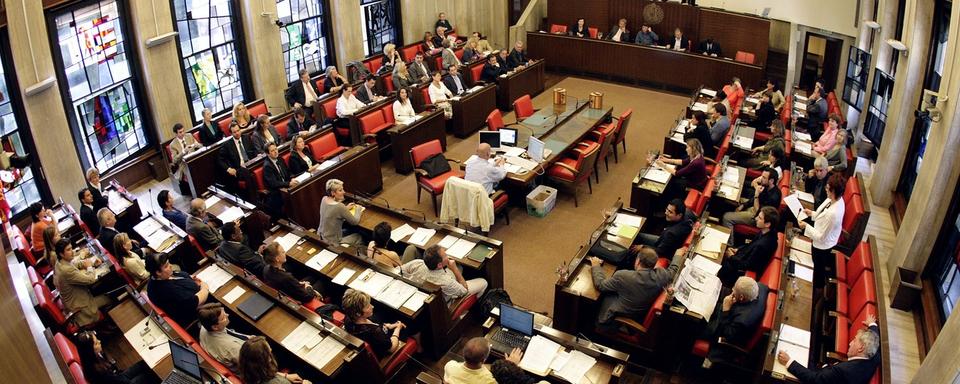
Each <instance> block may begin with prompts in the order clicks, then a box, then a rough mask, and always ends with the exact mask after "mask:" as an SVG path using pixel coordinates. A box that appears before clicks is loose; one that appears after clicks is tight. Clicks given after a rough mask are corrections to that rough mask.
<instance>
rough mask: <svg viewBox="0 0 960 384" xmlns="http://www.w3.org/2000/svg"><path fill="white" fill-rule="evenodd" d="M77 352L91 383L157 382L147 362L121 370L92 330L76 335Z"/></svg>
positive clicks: (141, 383) (127, 383)
mask: <svg viewBox="0 0 960 384" xmlns="http://www.w3.org/2000/svg"><path fill="white" fill-rule="evenodd" d="M76 345H77V354H78V355H79V356H78V357H79V359H80V364H81V365H82V367H83V377H84V378H85V379H87V381H88V382H91V383H104V384H146V383H157V382H159V381H160V380H157V378H156V376H155V374H154V373H153V371H152V370H151V369H150V366H149V365H147V363H146V362H144V361H143V360H140V361H139V362H137V363H136V364H134V365H131V366H130V367H129V368H127V369H125V370H120V367H118V366H117V362H116V361H115V360H114V359H112V358H110V356H107V354H106V353H105V352H104V351H103V344H101V343H100V339H99V338H97V334H96V333H94V332H91V331H84V332H80V334H78V335H77V337H76Z"/></svg>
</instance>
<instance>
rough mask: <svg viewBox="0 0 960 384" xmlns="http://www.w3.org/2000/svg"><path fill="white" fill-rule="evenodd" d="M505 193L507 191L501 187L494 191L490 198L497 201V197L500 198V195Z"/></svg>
mask: <svg viewBox="0 0 960 384" xmlns="http://www.w3.org/2000/svg"><path fill="white" fill-rule="evenodd" d="M504 193H506V192H504V191H503V190H500V189H498V190H496V191H493V194H492V195H490V200H493V201H497V199H498V198H500V196H501V195H503V194H504Z"/></svg>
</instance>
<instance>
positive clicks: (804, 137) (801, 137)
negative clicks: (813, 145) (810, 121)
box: [793, 132, 813, 141]
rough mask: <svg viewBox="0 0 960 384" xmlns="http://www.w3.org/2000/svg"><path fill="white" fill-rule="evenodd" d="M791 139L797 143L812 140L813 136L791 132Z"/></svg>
mask: <svg viewBox="0 0 960 384" xmlns="http://www.w3.org/2000/svg"><path fill="white" fill-rule="evenodd" d="M793 138H794V140H797V141H811V140H813V136H810V134H809V133H806V132H793Z"/></svg>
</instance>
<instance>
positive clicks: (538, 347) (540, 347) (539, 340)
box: [520, 335, 563, 376]
mask: <svg viewBox="0 0 960 384" xmlns="http://www.w3.org/2000/svg"><path fill="white" fill-rule="evenodd" d="M562 350H563V347H561V346H560V344H557V343H555V342H553V341H552V340H550V339H547V338H546V337H543V336H540V335H536V336H534V337H533V338H531V339H530V343H529V344H527V350H526V351H524V353H523V358H522V359H520V368H523V369H525V370H527V371H529V372H532V373H534V374H537V375H539V376H546V375H547V374H548V373H549V372H550V363H551V362H553V359H554V358H556V357H557V354H559V353H560V351H562Z"/></svg>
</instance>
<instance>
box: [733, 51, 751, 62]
mask: <svg viewBox="0 0 960 384" xmlns="http://www.w3.org/2000/svg"><path fill="white" fill-rule="evenodd" d="M734 60H736V61H739V62H741V63H747V64H753V62H754V54H752V53H750V52H744V51H737V56H736V57H735V58H734Z"/></svg>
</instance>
